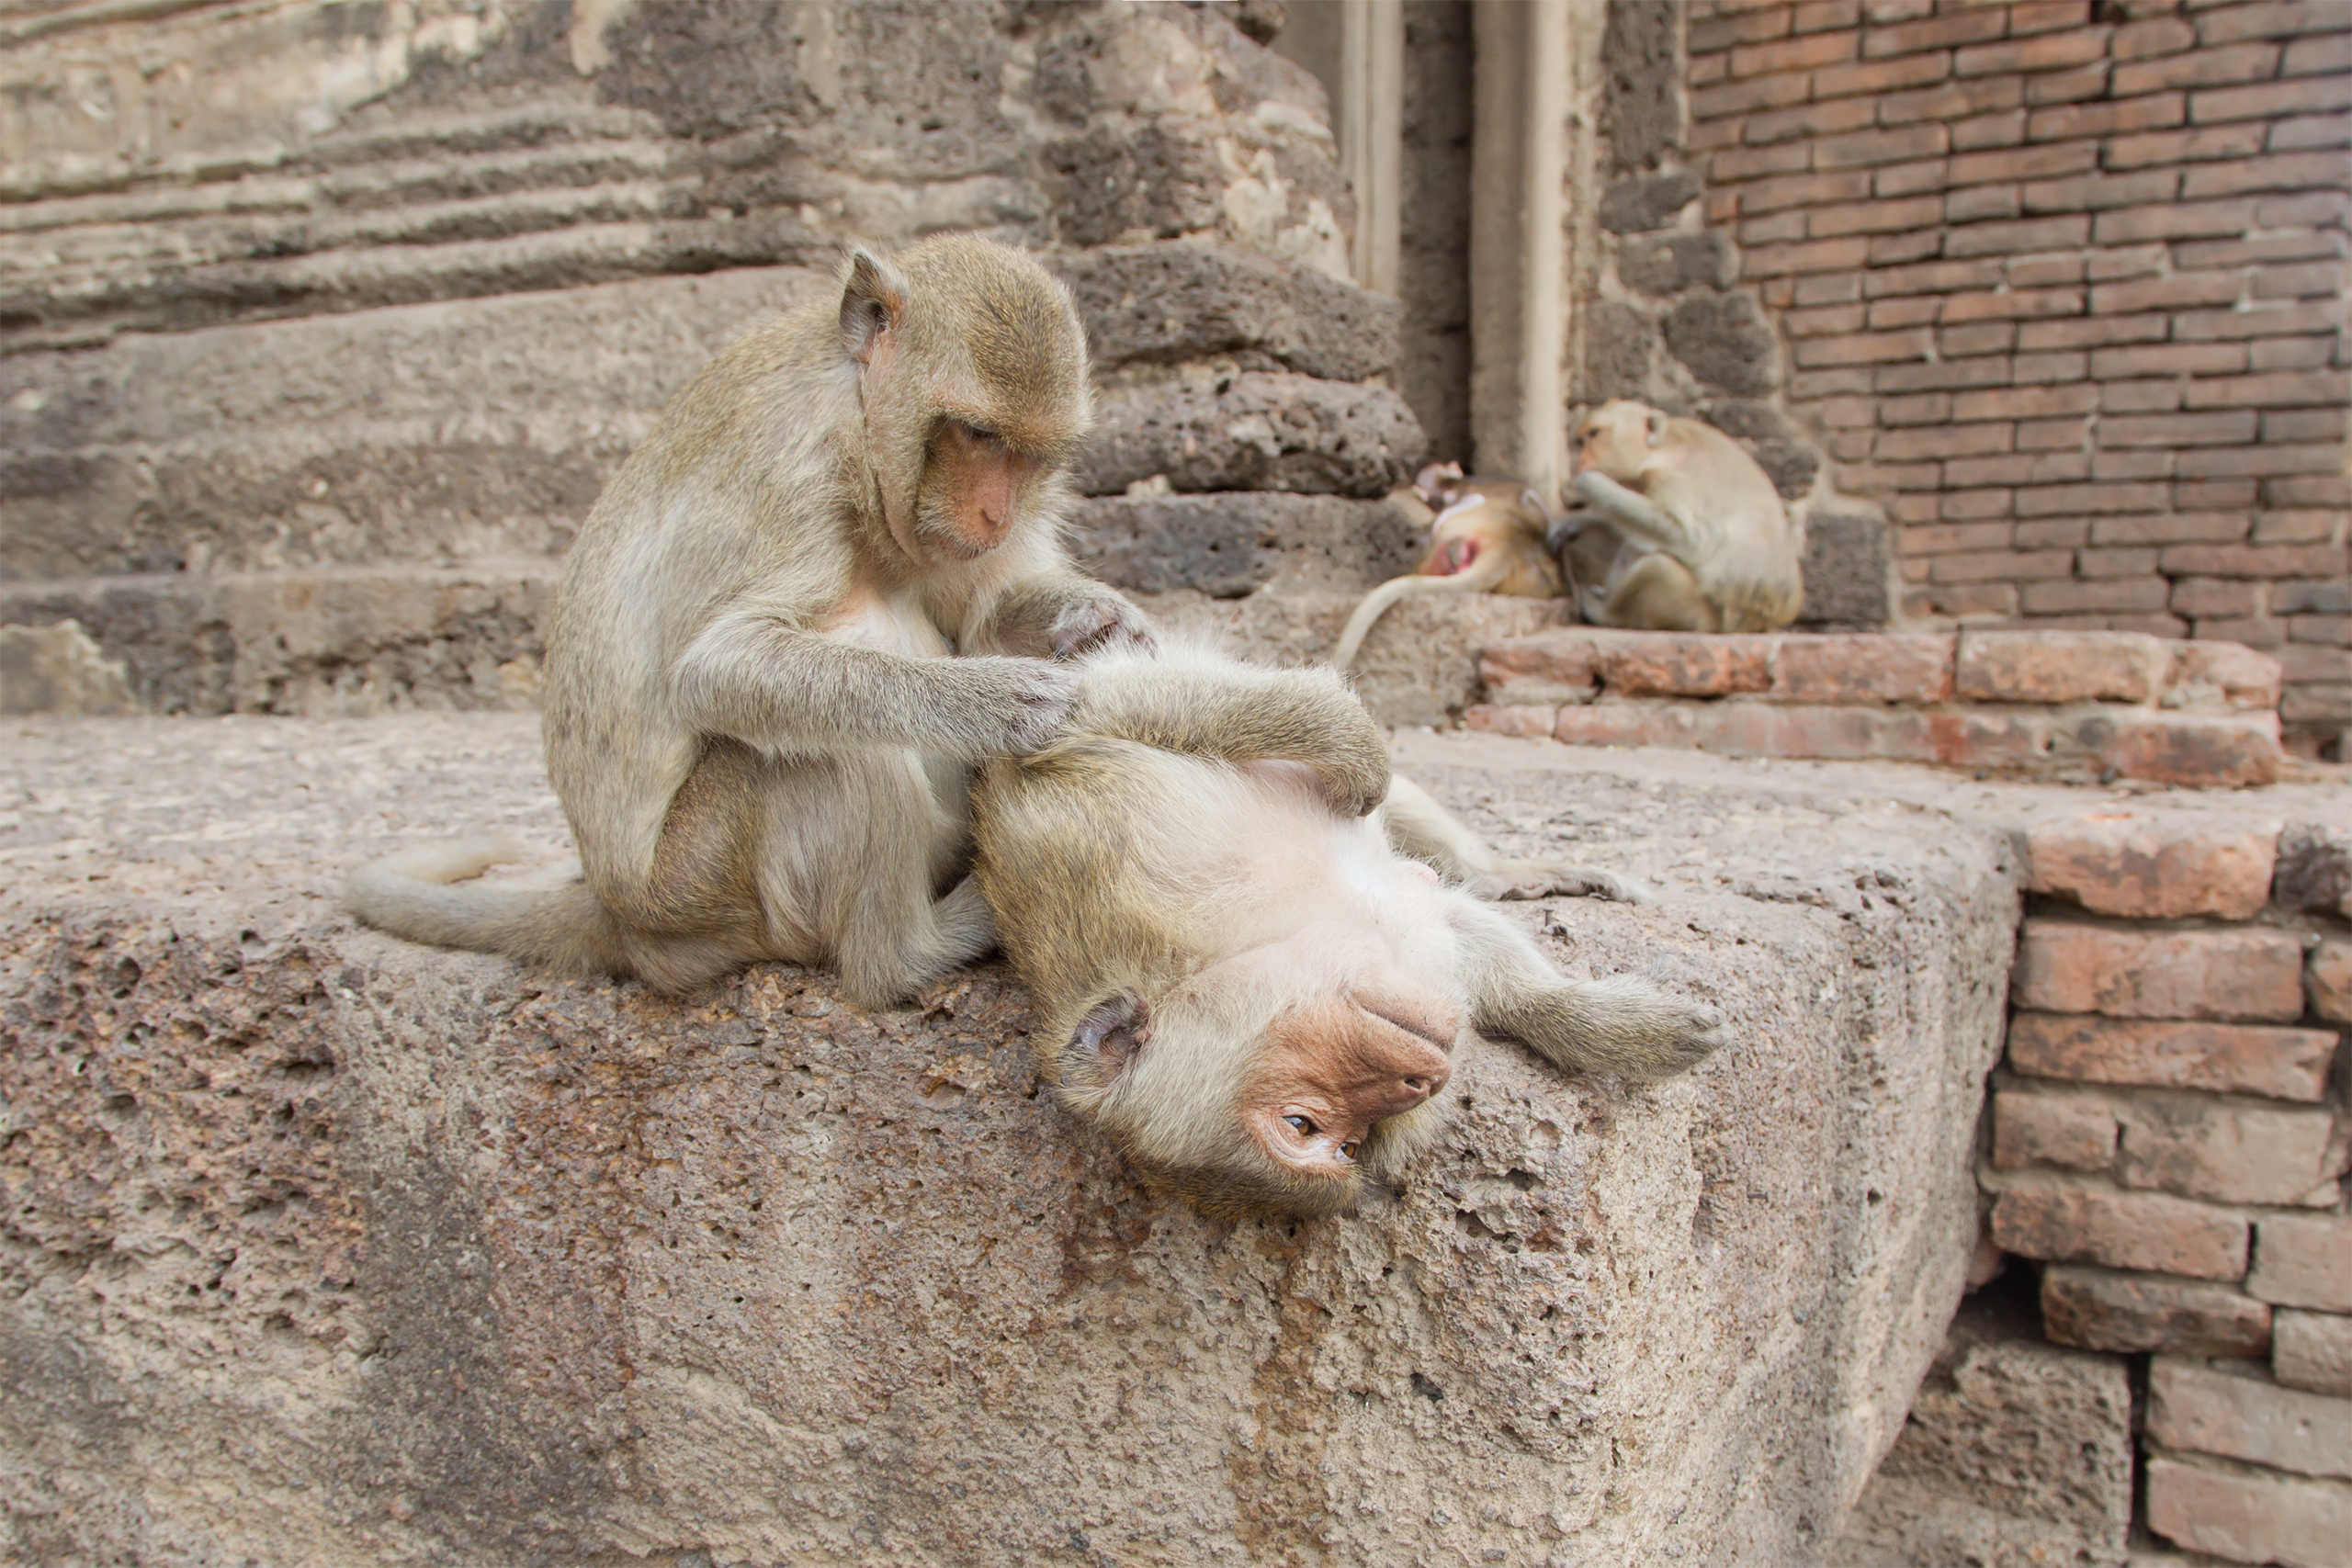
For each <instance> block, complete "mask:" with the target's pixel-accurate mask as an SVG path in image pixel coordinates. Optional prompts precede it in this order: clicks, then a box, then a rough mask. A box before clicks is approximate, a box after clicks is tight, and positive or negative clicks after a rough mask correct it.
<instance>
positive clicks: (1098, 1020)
mask: <svg viewBox="0 0 2352 1568" xmlns="http://www.w3.org/2000/svg"><path fill="white" fill-rule="evenodd" d="M1150 1041H1151V1010H1150V1009H1148V1008H1147V1007H1145V1006H1144V1002H1143V998H1141V997H1139V996H1137V995H1136V994H1135V993H1134V992H1133V991H1120V992H1118V993H1116V994H1115V995H1113V996H1110V997H1106V998H1103V1000H1101V1001H1099V1002H1097V1003H1095V1004H1094V1006H1093V1007H1091V1008H1090V1009H1088V1010H1087V1013H1086V1016H1085V1017H1084V1018H1081V1019H1080V1020H1079V1021H1078V1027H1077V1028H1076V1029H1073V1030H1072V1031H1070V1036H1069V1044H1067V1045H1064V1046H1063V1047H1062V1055H1061V1081H1062V1087H1063V1088H1064V1089H1109V1088H1110V1087H1111V1086H1112V1085H1113V1084H1114V1083H1116V1082H1118V1081H1119V1075H1120V1073H1122V1072H1124V1071H1125V1069H1126V1066H1127V1064H1128V1063H1129V1062H1131V1061H1133V1060H1135V1058H1136V1053H1137V1052H1139V1051H1141V1050H1142V1049H1143V1048H1144V1046H1146V1045H1147V1044H1148V1043H1150Z"/></svg>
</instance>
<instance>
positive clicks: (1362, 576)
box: [1071, 491, 1419, 599]
mask: <svg viewBox="0 0 2352 1568" xmlns="http://www.w3.org/2000/svg"><path fill="white" fill-rule="evenodd" d="M1071 515H1072V518H1073V520H1074V522H1075V523H1076V525H1077V526H1076V531H1075V534H1074V536H1073V540H1072V552H1073V554H1074V555H1075V557H1076V558H1077V560H1078V563H1079V565H1080V569H1081V570H1085V571H1087V572H1089V573H1091V574H1092V575H1093V576H1096V577H1099V578H1101V579H1102V580H1103V581H1105V582H1108V583H1110V584H1111V585H1112V586H1113V587H1114V588H1124V589H1128V590H1131V591H1133V592H1138V593H1166V592H1171V591H1174V590H1178V589H1190V590H1193V592H1199V593H1204V594H1206V595H1207V596H1208V597H1210V598H1212V599H1238V598H1241V597H1243V596H1245V595H1247V594H1249V593H1250V592H1254V591H1256V590H1257V589H1258V588H1260V587H1261V586H1264V585H1266V584H1268V583H1272V582H1274V581H1276V580H1277V579H1278V578H1279V579H1280V580H1281V581H1282V585H1283V587H1284V588H1288V589H1294V590H1295V589H1298V588H1306V587H1317V588H1327V589H1335V590H1338V591H1340V592H1347V591H1350V590H1353V591H1357V592H1361V591H1362V590H1363V589H1364V588H1367V587H1369V586H1371V585H1372V584H1373V583H1375V582H1382V581H1386V580H1387V579H1389V578H1391V577H1396V576H1399V575H1401V574H1402V573H1405V572H1408V571H1410V570H1413V567H1414V565H1415V563H1416V561H1417V559H1418V558H1419V550H1418V538H1417V532H1418V531H1417V530H1416V528H1415V526H1414V524H1413V521H1412V519H1411V518H1410V517H1408V516H1407V515H1406V513H1404V511H1403V510H1402V509H1400V508H1398V507H1396V506H1392V505H1389V504H1388V503H1386V502H1377V501H1374V502H1364V501H1348V500H1342V499H1340V498H1339V497H1336V496H1322V495H1284V494H1281V493H1278V492H1272V491H1257V492H1238V493H1232V494H1216V495H1135V496H1104V497H1101V498H1098V499H1096V500H1091V501H1087V502H1080V504H1079V505H1078V506H1077V507H1076V508H1074V509H1073V511H1072V514H1071Z"/></svg>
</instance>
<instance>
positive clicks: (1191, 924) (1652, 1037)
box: [972, 650, 1723, 1217]
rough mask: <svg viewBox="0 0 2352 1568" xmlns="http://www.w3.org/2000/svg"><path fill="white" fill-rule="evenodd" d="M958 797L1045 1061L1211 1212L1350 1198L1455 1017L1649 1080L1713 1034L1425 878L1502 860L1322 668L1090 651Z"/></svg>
mask: <svg viewBox="0 0 2352 1568" xmlns="http://www.w3.org/2000/svg"><path fill="white" fill-rule="evenodd" d="M972 800H973V827H974V840H975V846H976V849H977V853H978V863H977V865H976V868H975V869H976V874H977V876H978V880H979V884H980V886H981V889H982V891H983V892H984V893H986V895H987V896H988V899H989V906H990V908H993V909H994V910H995V913H996V919H997V929H998V931H999V933H1000V935H1001V939H1002V941H1003V943H1004V948H1005V952H1006V953H1007V954H1008V955H1009V956H1010V957H1011V958H1012V963H1013V966H1014V967H1015V969H1016V970H1018V971H1019V973H1020V975H1021V977H1022V978H1023V981H1025V982H1026V983H1027V984H1028V986H1029V987H1030V990H1031V993H1032V1009H1033V1015H1032V1016H1033V1018H1034V1019H1035V1031H1034V1038H1035V1041H1036V1052H1037V1060H1038V1067H1039V1072H1040V1076H1041V1077H1042V1078H1043V1079H1044V1081H1045V1082H1046V1083H1047V1084H1048V1085H1051V1086H1053V1088H1054V1089H1055V1091H1056V1092H1057V1095H1058V1096H1059V1098H1060V1099H1061V1100H1062V1101H1063V1102H1064V1103H1065V1104H1066V1105H1068V1106H1069V1107H1070V1108H1071V1109H1072V1110H1073V1111H1077V1112H1078V1113H1079V1114H1080V1115H1081V1116H1084V1117H1085V1118H1086V1119H1088V1120H1089V1121H1091V1122H1093V1123H1095V1124H1096V1125H1098V1126H1099V1127H1101V1128H1102V1129H1103V1131H1104V1132H1105V1133H1107V1134H1109V1135H1110V1136H1111V1138H1112V1139H1113V1141H1114V1142H1115V1143H1117V1144H1118V1145H1120V1146H1121V1148H1122V1149H1123V1150H1124V1151H1125V1153H1126V1154H1127V1155H1129V1156H1131V1157H1132V1158H1134V1159H1135V1160H1136V1161H1137V1162H1138V1163H1139V1164H1140V1165H1142V1166H1143V1167H1144V1168H1147V1169H1148V1170H1149V1171H1151V1172H1152V1173H1154V1174H1155V1175H1156V1176H1157V1177H1159V1179H1162V1180H1163V1181H1165V1182H1166V1183H1167V1184H1168V1185H1170V1187H1172V1188H1173V1189H1174V1190H1176V1191H1177V1192H1178V1193H1179V1194H1180V1195H1181V1196H1182V1197H1184V1198H1185V1199H1186V1200H1188V1201H1191V1202H1192V1203H1193V1204H1194V1205H1195V1206H1197V1207H1199V1208H1201V1209H1203V1210H1204V1211H1205V1212H1208V1213H1214V1214H1219V1215H1225V1216H1229V1217H1240V1216H1244V1215H1248V1214H1252V1213H1265V1212H1270V1211H1271V1212H1279V1213H1301V1214H1327V1213H1344V1212H1346V1211H1348V1210H1350V1209H1351V1208H1352V1207H1353V1206H1354V1205H1355V1203H1356V1202H1357V1201H1359V1199H1361V1198H1362V1197H1363V1195H1364V1194H1365V1192H1366V1191H1367V1190H1369V1189H1370V1188H1371V1187H1372V1186H1374V1184H1383V1183H1385V1182H1386V1181H1387V1180H1388V1179H1391V1178H1392V1177H1394V1176H1395V1175H1396V1174H1397V1171H1398V1170H1399V1169H1400V1168H1402V1167H1403V1166H1404V1165H1405V1163H1406V1162H1407V1161H1408V1160H1409V1159H1410V1158H1411V1157H1412V1156H1413V1155H1414V1154H1415V1153H1416V1152H1417V1151H1418V1150H1419V1149H1420V1148H1421V1147H1423V1146H1424V1145H1427V1143H1428V1142H1429V1141H1430V1138H1431V1137H1433V1136H1434V1135H1435V1133H1436V1131H1437V1129H1438V1126H1439V1124H1440V1116H1439V1113H1438V1111H1437V1110H1436V1108H1435V1106H1434V1105H1433V1104H1432V1100H1433V1097H1434V1096H1435V1095H1436V1094H1437V1092H1438V1090H1439V1089H1442V1087H1443V1086H1444V1084H1445V1082H1446V1079H1447V1077H1448V1075H1449V1072H1450V1059H1451V1054H1452V1051H1453V1046H1454V1044H1455V1043H1456V1042H1457V1041H1458V1040H1460V1039H1461V1037H1462V1035H1463V1034H1464V1032H1465V1031H1467V1030H1472V1029H1476V1030H1479V1031H1482V1032H1488V1031H1491V1032H1496V1033H1500V1034H1508V1035H1512V1036H1515V1037H1517V1038H1518V1039H1520V1040H1521V1041H1523V1042H1524V1043H1527V1044H1528V1045H1529V1046H1530V1047H1532V1049H1534V1050H1535V1051H1537V1052H1539V1053H1541V1054H1542V1055H1544V1056H1545V1057H1547V1058H1549V1059H1550V1060H1552V1061H1553V1062H1555V1063H1557V1064H1559V1065H1560V1066H1564V1067H1567V1068H1570V1069H1572V1070H1577V1071H1584V1072H1600V1073H1618V1074H1625V1075H1628V1076H1633V1077H1661V1076H1664V1075H1667V1074H1670V1073H1675V1072H1679V1071H1681V1070H1683V1069H1684V1068H1687V1067H1689V1066H1691V1065H1692V1064H1693V1063H1695V1062H1697V1061H1698V1060H1699V1059H1700V1058H1702V1057H1703V1056H1704V1055H1707V1053H1709V1052H1710V1051H1712V1050H1713V1049H1714V1048H1715V1047H1716V1046H1717V1045H1718V1044H1719V1043H1721V1040H1722V1028H1723V1026H1722V1023H1721V1021H1720V1020H1719V1019H1718V1018H1716V1017H1715V1015H1713V1013H1711V1012H1710V1011H1708V1010H1705V1009H1703V1008H1702V1007H1699V1006H1696V1005H1694V1004H1691V1003H1689V1002H1685V1001H1680V1000H1678V999H1676V998H1671V997H1669V996H1667V995H1666V994H1664V993H1662V992H1660V991H1658V990H1657V989H1656V988H1655V987H1652V986H1650V985H1649V984H1648V983H1647V982H1645V981H1643V980H1639V979H1635V978H1633V977H1632V976H1614V977H1611V978H1609V979H1604V980H1596V981H1585V982H1574V981H1569V980H1566V979H1564V978H1563V977H1561V976H1559V975H1558V974H1556V973H1555V971H1554V970H1553V969H1552V967H1551V965H1550V964H1548V963H1546V962H1545V961H1544V956H1543V953H1542V952H1541V950H1540V949H1539V948H1538V947H1537V946H1536V944H1535V942H1533V940H1532V938H1530V937H1529V936H1528V935H1527V934H1526V933H1525V932H1524V931H1521V929H1520V928H1519V927H1518V926H1517V925H1515V924H1513V923H1512V922H1511V921H1510V920H1509V919H1505V918H1504V917H1503V916H1502V915H1500V914H1499V913H1498V912H1497V911H1496V910H1494V909H1492V908H1488V907H1487V905H1485V904H1483V903H1481V902H1479V901H1478V900H1477V899H1476V898H1475V897H1472V896H1471V895H1470V893H1468V892H1467V891H1464V889H1462V888H1459V887H1446V886H1441V883H1440V873H1441V872H1443V873H1444V874H1446V875H1447V876H1448V877H1450V878H1462V877H1464V876H1465V875H1468V876H1475V875H1476V874H1477V873H1478V871H1479V857H1486V859H1487V861H1488V862H1491V853H1490V852H1488V851H1487V850H1486V849H1485V847H1484V846H1483V845H1481V844H1479V843H1478V842H1477V840H1476V839H1475V838H1474V837H1473V836H1472V835H1471V834H1470V833H1469V831H1468V829H1465V828H1464V827H1463V826H1462V824H1460V823H1459V822H1456V821H1455V820H1453V818H1451V817H1449V816H1447V815H1446V813H1445V812H1444V811H1443V810H1442V808H1441V807H1439V806H1438V805H1437V803H1436V802H1435V801H1433V800H1431V799H1430V797H1429V795H1426V794H1424V793H1423V792H1422V791H1420V790H1419V789H1417V788H1415V787H1414V786H1413V785H1411V784H1408V783H1407V782H1405V781H1404V780H1402V779H1392V778H1391V777H1390V775H1389V772H1388V760H1387V753H1386V750H1385V747H1384V746H1383V745H1382V742H1381V737H1380V733H1379V731H1378V729H1377V728H1375V727H1374V724H1373V722H1372V720H1371V718H1370V717H1369V716H1367V715H1366V714H1365V712H1364V710H1363V705H1362V704H1360V703H1359V702H1357V700H1356V699H1355V697H1354V695H1353V694H1351V692H1350V691H1349V690H1348V688H1347V686H1346V684H1345V682H1343V681H1342V679H1341V678H1340V676H1339V674H1338V673H1337V672H1336V671H1331V670H1329V669H1328V668H1327V669H1320V670H1293V671H1269V670H1258V669H1252V668H1250V667H1248V666H1244V665H1240V664H1237V663H1234V662H1232V661H1231V660H1224V659H1221V658H1217V657H1216V656H1214V655H1207V654H1202V653H1197V652H1191V651H1182V650H1177V651H1168V652H1164V653H1160V654H1157V655H1154V654H1148V653H1125V652H1108V653H1103V654H1099V655H1097V656H1095V657H1094V658H1093V659H1091V660H1089V661H1088V662H1087V663H1086V665H1085V666H1084V667H1083V668H1082V669H1081V671H1080V680H1079V693H1078V701H1077V705H1076V706H1075V707H1074V708H1073V710H1072V712H1071V716H1070V719H1069V724H1068V725H1067V727H1066V728H1065V729H1064V731H1063V733H1062V735H1061V737H1060V738H1059V739H1056V740H1055V741H1053V742H1052V743H1050V744H1048V745H1047V746H1046V748H1044V749H1043V750H1039V751H1036V752H1035V753H1033V754H1031V755H1028V756H1025V757H1019V758H1006V759H1001V760H996V761H989V762H988V763H986V764H984V765H983V767H982V768H981V771H980V773H979V775H978V778H977V779H976V780H975V782H974V786H973V796H972ZM1399 851H1402V853H1399ZM1414 855H1418V856H1421V857H1425V861H1424V860H1416V859H1409V858H1407V857H1408V856H1414ZM1425 862H1426V863H1425Z"/></svg>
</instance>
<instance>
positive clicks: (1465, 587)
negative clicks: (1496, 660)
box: [1331, 463, 1562, 670]
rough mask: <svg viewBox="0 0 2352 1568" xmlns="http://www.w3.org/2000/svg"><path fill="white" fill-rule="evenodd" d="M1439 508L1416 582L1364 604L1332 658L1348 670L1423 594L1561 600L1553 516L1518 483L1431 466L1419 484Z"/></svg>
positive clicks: (1383, 590)
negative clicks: (1399, 611)
mask: <svg viewBox="0 0 2352 1568" xmlns="http://www.w3.org/2000/svg"><path fill="white" fill-rule="evenodd" d="M1413 490H1414V492H1415V493H1416V494H1417V495H1419V497H1420V498H1421V500H1423V501H1424V502H1428V503H1429V505H1430V507H1432V508H1434V509H1435V511H1436V513H1437V515H1436V516H1435V517H1434V518H1433V519H1432V520H1431V522H1430V547H1429V553H1428V554H1427V555H1425V556H1423V557H1422V558H1421V564H1420V565H1419V567H1417V568H1416V569H1414V573H1413V575H1412V576H1410V577H1397V578H1391V579H1390V580H1389V581H1386V582H1384V583H1382V584H1381V585H1380V586H1379V587H1377V588H1375V589H1374V590H1373V591H1372V592H1369V593H1367V594H1365V595H1364V597H1363V603H1362V604H1358V605H1357V606H1356V608H1355V613H1354V614H1353V615H1350V616H1349V617H1348V624H1347V626H1345V627H1344V628H1342V629H1341V631H1340V641H1339V646H1338V647H1336V648H1335V649H1332V651H1331V662H1332V664H1333V665H1334V666H1335V667H1337V668H1339V669H1341V670H1345V669H1347V668H1348V667H1349V666H1350V665H1351V664H1353V663H1354V662H1355V658H1356V654H1357V652H1358V650H1360V649H1362V648H1363V639H1364V638H1365V637H1367V636H1369V635H1370V634H1371V631H1372V627H1373V623H1374V622H1375V621H1377V620H1379V619H1380V617H1381V616H1382V615H1385V614H1386V613H1387V612H1388V608H1389V606H1390V605H1392V604H1396V603H1397V601H1398V600H1400V599H1405V598H1408V597H1410V596H1411V595H1413V594H1416V593H1508V594H1511V595H1512V596H1514V597H1516V598H1521V599H1556V598H1558V597H1559V596H1560V593H1561V591H1562V583H1561V578H1560V560H1559V557H1558V555H1557V554H1556V553H1555V551H1553V550H1552V548H1551V547H1549V546H1548V545H1547V544H1546V542H1545V539H1544V531H1545V530H1546V529H1547V528H1548V527H1549V526H1550V525H1551V522H1552V513H1551V509H1550V508H1548V507H1546V506H1545V505H1544V498H1543V497H1542V496H1540V495H1538V494H1536V493H1535V491H1533V490H1532V489H1530V488H1529V487H1528V486H1526V485H1524V484H1521V482H1520V481H1519V480H1517V479H1464V478H1463V477H1462V465H1461V464H1459V463H1444V464H1438V463H1431V464H1430V466H1429V467H1427V468H1423V469H1422V470H1421V471H1420V474H1419V477H1418V478H1416V479H1414V481H1413Z"/></svg>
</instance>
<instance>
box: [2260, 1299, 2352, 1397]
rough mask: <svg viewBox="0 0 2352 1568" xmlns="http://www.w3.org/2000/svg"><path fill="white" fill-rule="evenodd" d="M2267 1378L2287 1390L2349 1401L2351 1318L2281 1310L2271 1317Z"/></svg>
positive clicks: (2328, 1313) (2351, 1355)
mask: <svg viewBox="0 0 2352 1568" xmlns="http://www.w3.org/2000/svg"><path fill="white" fill-rule="evenodd" d="M2270 1375H2271V1376H2273V1377H2275V1378H2277V1379H2278V1381H2279V1382H2282V1383H2285V1384H2287V1385H2288V1386H2289V1387H2290V1388H2303V1389H2309V1390H2311V1392H2312V1393H2325V1394H2333V1395H2335V1397H2336V1398H2338V1399H2352V1317H2346V1316H2345V1315H2344V1314H2341V1313H2334V1312H2303V1311H2301V1310H2300V1309H2298V1308H2295V1307H2280V1308H2279V1309H2278V1311H2277V1312H2276V1313H2274V1314H2272V1316H2271V1341H2270Z"/></svg>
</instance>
